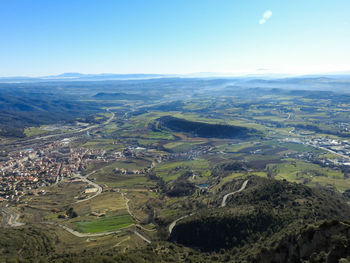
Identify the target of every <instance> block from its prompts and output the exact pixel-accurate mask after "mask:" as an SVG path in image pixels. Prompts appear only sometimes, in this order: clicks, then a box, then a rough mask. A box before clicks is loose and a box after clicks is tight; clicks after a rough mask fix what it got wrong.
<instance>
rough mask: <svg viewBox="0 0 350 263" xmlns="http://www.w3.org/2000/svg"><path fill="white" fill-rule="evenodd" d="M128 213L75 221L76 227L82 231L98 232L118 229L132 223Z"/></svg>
mask: <svg viewBox="0 0 350 263" xmlns="http://www.w3.org/2000/svg"><path fill="white" fill-rule="evenodd" d="M133 223H134V222H133V220H132V217H131V216H130V215H120V216H113V217H107V218H99V219H97V220H94V221H79V222H75V225H76V228H77V230H78V231H79V232H83V233H98V232H104V231H113V230H118V229H120V228H123V227H127V226H129V225H131V224H133Z"/></svg>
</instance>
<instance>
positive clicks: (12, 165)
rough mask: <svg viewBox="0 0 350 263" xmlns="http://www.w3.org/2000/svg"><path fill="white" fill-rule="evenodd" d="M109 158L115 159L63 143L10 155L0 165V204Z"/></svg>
mask: <svg viewBox="0 0 350 263" xmlns="http://www.w3.org/2000/svg"><path fill="white" fill-rule="evenodd" d="M61 149H63V150H61ZM110 158H113V159H114V160H116V158H115V156H114V155H111V156H109V155H106V152H105V151H104V150H100V149H86V148H76V149H74V148H69V147H67V145H66V142H65V141H56V142H52V143H50V144H48V145H45V146H38V147H37V148H35V149H32V148H30V149H25V150H23V151H19V152H15V153H12V154H10V155H9V156H8V158H7V160H6V161H2V162H0V185H1V188H0V201H4V200H9V201H19V197H20V196H22V195H24V194H26V193H31V192H33V190H34V189H37V188H39V187H42V186H48V185H50V184H53V183H56V182H58V181H59V180H60V179H62V178H65V177H70V176H71V175H73V174H74V173H76V172H78V171H81V170H83V169H85V168H86V166H87V165H88V164H89V163H91V162H93V161H97V160H98V161H107V160H108V159H110Z"/></svg>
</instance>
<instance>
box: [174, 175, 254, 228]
mask: <svg viewBox="0 0 350 263" xmlns="http://www.w3.org/2000/svg"><path fill="white" fill-rule="evenodd" d="M248 181H249V180H245V181H244V182H243V184H242V186H241V188H240V189H239V190H237V191H234V192H231V193H228V194H226V195H224V197H223V198H222V202H221V205H220V207H225V206H226V200H227V198H228V197H229V196H231V195H234V194H237V193H239V192H241V191H243V190H244V189H245V188H246V187H247V184H248ZM194 214H195V213H191V214H189V215H184V216H182V217H180V218H178V219H176V220H174V221H173V222H171V224H170V225H169V228H168V230H169V234H171V232H173V229H174V227H175V226H176V224H177V222H179V221H181V220H182V219H185V218H187V217H189V216H192V215H194Z"/></svg>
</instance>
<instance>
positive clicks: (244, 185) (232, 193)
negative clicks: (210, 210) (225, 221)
mask: <svg viewBox="0 0 350 263" xmlns="http://www.w3.org/2000/svg"><path fill="white" fill-rule="evenodd" d="M248 181H249V180H245V181H244V182H243V184H242V186H241V188H240V189H239V190H237V191H234V192H231V193H228V194H226V195H224V197H223V198H222V202H221V206H220V207H225V206H226V200H227V197H229V196H231V195H234V194H237V193H239V192H242V191H243V190H244V189H245V188H246V186H247V183H248Z"/></svg>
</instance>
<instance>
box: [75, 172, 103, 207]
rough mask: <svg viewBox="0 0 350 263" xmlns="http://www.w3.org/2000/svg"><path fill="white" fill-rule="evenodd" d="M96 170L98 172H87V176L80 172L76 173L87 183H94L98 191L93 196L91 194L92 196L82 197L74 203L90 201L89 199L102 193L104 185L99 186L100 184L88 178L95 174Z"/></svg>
mask: <svg viewBox="0 0 350 263" xmlns="http://www.w3.org/2000/svg"><path fill="white" fill-rule="evenodd" d="M95 172H96V171H93V172H91V173H89V174H87V175H86V176H82V175H80V174H76V175H75V176H76V177H79V178H80V179H81V180H83V181H84V182H85V183H88V184H89V185H92V186H93V187H95V188H97V192H96V193H95V194H94V195H93V196H90V197H88V198H85V199H81V200H78V201H76V202H74V204H77V203H81V202H85V201H88V200H90V199H92V198H95V197H96V196H98V195H99V194H101V193H102V187H101V186H99V185H98V184H96V183H94V182H92V181H90V180H89V179H88V177H89V176H90V175H92V174H94V173H95Z"/></svg>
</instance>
